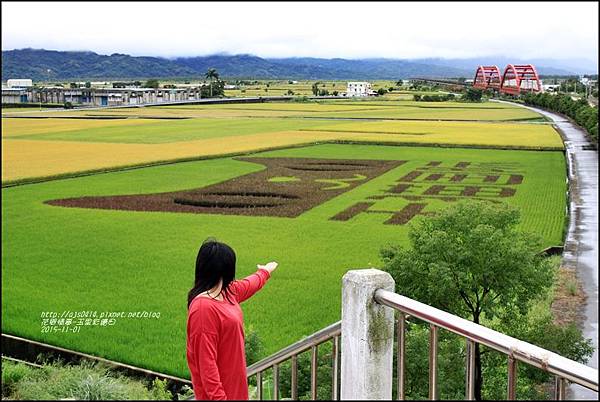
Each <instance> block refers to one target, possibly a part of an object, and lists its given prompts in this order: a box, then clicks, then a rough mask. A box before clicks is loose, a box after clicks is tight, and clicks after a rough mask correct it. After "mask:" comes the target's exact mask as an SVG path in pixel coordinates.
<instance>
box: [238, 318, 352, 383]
mask: <svg viewBox="0 0 600 402" xmlns="http://www.w3.org/2000/svg"><path fill="white" fill-rule="evenodd" d="M341 333H342V322H341V321H338V322H335V323H333V324H331V325H329V326H327V327H325V328H323V329H321V330H319V331H317V332H315V333H314V334H312V335H309V336H307V337H306V338H304V339H301V340H299V341H298V342H295V343H292V344H291V345H289V346H287V347H285V348H283V349H281V350H280V351H279V352H276V353H274V354H272V355H270V356H268V357H265V358H264V359H262V360H260V361H258V362H256V363H254V364H252V365H250V366H248V367H247V368H246V376H247V377H249V376H251V375H254V374H256V373H258V372H260V371H263V370H266V369H268V368H269V367H271V366H273V365H274V364H279V363H281V362H284V361H286V360H287V359H289V358H291V357H292V356H294V355H298V354H299V353H302V352H304V351H306V350H309V349H310V348H311V347H313V346H315V345H319V344H321V343H323V342H325V341H327V340H329V339H331V338H333V337H335V336H339V335H341Z"/></svg>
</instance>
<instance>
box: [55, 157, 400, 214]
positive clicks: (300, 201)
mask: <svg viewBox="0 0 600 402" xmlns="http://www.w3.org/2000/svg"><path fill="white" fill-rule="evenodd" d="M236 159H237V160H241V161H246V162H252V163H259V164H262V165H264V166H266V169H264V170H261V171H259V172H255V173H250V174H247V175H243V176H239V177H236V178H234V179H231V180H227V181H224V182H221V183H217V184H213V185H210V186H207V187H202V188H196V189H192V190H183V191H176V192H169V193H156V194H137V195H116V196H100V197H80V198H67V199H60V200H51V201H47V202H46V203H47V204H50V205H57V206H63V207H77V208H98V209H120V210H129V211H161V212H187V213H205V214H206V213H208V214H225V215H256V216H282V217H297V216H299V215H300V214H302V213H303V212H305V211H308V210H309V209H311V208H313V207H315V206H317V205H319V204H321V203H323V202H325V201H328V200H330V199H331V198H333V197H335V196H337V195H340V194H342V193H344V192H346V191H348V190H351V189H353V188H354V187H356V186H358V185H360V184H363V183H366V182H367V181H369V180H371V179H373V178H375V177H377V176H379V175H381V174H383V173H385V172H387V171H389V170H391V169H393V168H395V167H397V166H399V165H401V164H403V163H405V162H406V161H381V160H362V159H352V160H343V159H312V158H236Z"/></svg>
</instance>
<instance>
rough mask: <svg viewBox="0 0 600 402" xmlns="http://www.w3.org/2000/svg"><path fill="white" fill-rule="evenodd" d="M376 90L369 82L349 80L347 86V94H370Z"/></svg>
mask: <svg viewBox="0 0 600 402" xmlns="http://www.w3.org/2000/svg"><path fill="white" fill-rule="evenodd" d="M374 94H375V92H374V91H373V89H372V88H371V83H369V82H349V83H348V86H347V88H346V96H369V95H374Z"/></svg>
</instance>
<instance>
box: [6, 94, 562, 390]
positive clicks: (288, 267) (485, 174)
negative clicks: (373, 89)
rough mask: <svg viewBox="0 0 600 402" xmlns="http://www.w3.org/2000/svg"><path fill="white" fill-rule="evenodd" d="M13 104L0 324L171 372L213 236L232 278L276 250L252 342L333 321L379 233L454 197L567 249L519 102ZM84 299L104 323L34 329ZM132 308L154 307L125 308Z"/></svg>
mask: <svg viewBox="0 0 600 402" xmlns="http://www.w3.org/2000/svg"><path fill="white" fill-rule="evenodd" d="M386 113H387V114H390V115H392V117H389V116H388V117H385V116H384V115H385V114H386ZM90 114H95V115H102V116H103V117H106V116H108V115H111V116H112V117H115V116H116V117H119V118H118V119H105V118H97V117H98V116H96V118H91V119H90V117H94V116H90ZM40 115H43V116H45V117H47V118H36V117H39V116H40ZM371 115H379V116H383V117H377V118H373V117H371ZM6 116H7V115H5V116H4V118H3V119H2V145H3V176H2V180H3V183H4V184H5V186H3V189H2V197H3V203H2V216H3V220H2V235H3V241H2V276H3V279H4V286H2V314H3V320H2V330H3V332H6V333H10V334H14V335H17V336H23V337H26V338H30V339H35V340H38V341H43V342H46V343H50V344H54V345H58V346H62V347H66V348H71V349H75V350H78V351H82V352H86V353H90V354H93V355H97V356H102V357H105V358H109V359H114V360H118V361H121V362H125V363H129V364H133V365H136V366H141V367H145V368H149V369H152V370H156V371H160V372H163V373H168V374H172V375H176V376H180V377H187V378H189V373H188V369H187V365H186V360H185V322H186V293H187V291H188V290H189V288H190V287H191V285H192V281H193V271H194V263H195V257H196V252H197V250H198V247H199V245H200V243H201V242H202V241H203V240H204V239H205V238H207V237H209V236H212V237H216V238H217V239H219V240H221V241H224V242H226V243H228V244H230V245H231V246H232V247H233V248H234V249H235V250H236V252H237V256H238V265H237V267H238V268H237V269H238V272H237V276H238V277H242V276H244V275H247V274H250V273H252V272H254V270H255V269H256V264H257V263H264V262H267V261H271V260H275V261H278V262H279V264H280V268H279V269H278V270H277V271H276V272H275V274H274V275H273V278H272V280H271V281H270V282H269V283H268V284H267V285H266V287H265V288H264V289H263V290H262V291H261V292H260V293H258V294H257V295H256V296H255V297H254V298H253V299H252V300H251V301H249V302H247V303H245V304H244V305H243V310H244V314H245V317H246V318H245V319H246V324H247V326H248V327H249V328H252V329H253V330H255V331H256V332H257V334H258V335H259V337H260V338H261V339H262V340H263V342H264V346H265V350H264V353H263V354H264V355H265V356H266V355H268V354H270V353H273V352H275V351H277V350H279V349H281V348H283V347H285V346H287V345H288V344H290V343H292V342H294V341H297V340H299V339H301V338H302V337H303V336H305V335H309V334H311V333H313V332H314V331H317V330H319V329H321V328H323V327H324V326H326V325H328V324H331V323H333V322H335V321H337V320H339V318H340V293H341V278H342V276H343V274H344V273H345V272H346V271H347V270H349V269H355V268H366V267H379V266H380V264H381V261H380V257H379V250H380V249H381V248H382V247H383V246H385V245H387V244H390V243H394V244H403V245H406V244H407V233H408V229H409V227H410V226H411V225H413V224H415V223H418V222H419V220H420V219H423V218H424V217H426V216H429V215H431V214H433V213H435V212H436V211H438V210H440V209H442V208H445V207H447V206H448V205H450V204H452V203H454V202H458V201H460V200H464V199H478V200H486V201H488V202H492V203H500V202H505V203H509V204H511V205H514V206H517V207H519V208H520V210H521V213H522V223H521V226H522V229H524V230H527V231H531V232H535V233H537V234H539V235H540V236H541V237H542V238H543V242H544V246H551V245H559V244H561V243H562V235H563V229H564V223H565V211H566V197H565V192H566V190H567V188H566V181H565V173H566V170H565V169H566V167H565V159H564V155H563V152H562V149H563V146H562V142H561V140H560V136H559V135H558V133H557V132H556V131H555V130H554V129H553V128H552V126H551V125H549V124H547V123H546V122H544V121H543V120H542V119H541V118H540V116H538V115H536V114H534V113H531V112H529V111H527V110H524V109H519V108H515V107H512V106H506V105H499V104H494V103H482V104H477V105H471V104H460V103H456V102H449V103H442V104H440V103H437V104H434V103H424V102H412V101H403V100H398V99H394V100H389V101H386V100H377V101H369V102H354V101H341V102H318V103H317V102H314V103H265V104H248V105H211V106H209V105H205V106H192V105H187V106H178V107H152V108H141V109H112V110H110V109H107V110H101V111H100V110H96V111H67V112H57V111H52V112H42V113H39V115H35V114H32V115H31V116H30V118H10V117H9V118H6ZM394 116H395V117H394ZM68 117H80V118H68ZM165 117H169V118H170V119H165ZM418 117H420V118H418ZM440 119H445V120H441V121H438V120H440ZM345 141H351V143H343V142H345ZM409 145H410V146H409ZM275 148H279V149H275ZM510 148H513V149H510ZM208 156H211V157H212V158H211V159H203V160H188V161H180V162H177V163H170V164H163V165H156V166H146V167H139V168H136V169H132V170H117V171H111V172H108V173H102V174H90V175H86V176H79V177H72V178H63V179H56V180H48V181H44V182H39V183H30V184H23V185H18V186H6V184H10V182H11V181H12V182H13V183H14V181H15V180H23V179H28V178H34V177H43V176H51V175H60V174H71V173H74V172H82V171H89V170H96V169H110V168H114V167H119V166H127V165H136V164H140V163H144V164H152V163H156V162H157V161H174V160H178V159H184V158H196V159H198V158H203V157H208ZM299 306H300V307H301V308H299ZM82 311H83V312H90V313H89V314H92V313H93V312H96V314H97V318H101V317H104V318H107V317H109V316H111V314H112V317H113V321H111V322H110V323H108V322H106V323H105V325H101V324H99V325H93V324H90V325H87V324H85V322H83V324H82V325H81V326H80V327H79V330H78V331H77V332H69V331H66V332H65V331H60V330H59V331H54V330H52V329H50V330H47V329H44V328H46V327H47V325H48V323H47V322H44V321H43V320H44V319H47V317H45V316H44V314H45V313H47V312H50V313H56V314H57V315H58V316H59V319H60V317H61V316H64V315H65V314H66V316H68V315H69V313H67V312H82ZM138 312H141V313H143V312H146V313H148V315H149V316H148V317H143V314H141V315H142V316H140V317H137V316H132V317H128V316H127V314H129V313H134V315H135V314H136V313H138ZM115 313H118V314H120V313H126V314H125V317H122V316H118V315H115ZM157 313H158V314H157ZM86 314H87V313H86ZM115 317H116V318H115ZM62 318H64V317H62ZM76 318H77V319H80V318H79V317H76ZM83 319H86V317H83ZM92 322H93V321H92ZM44 324H46V325H44ZM55 324H56V323H55ZM51 327H52V325H51Z"/></svg>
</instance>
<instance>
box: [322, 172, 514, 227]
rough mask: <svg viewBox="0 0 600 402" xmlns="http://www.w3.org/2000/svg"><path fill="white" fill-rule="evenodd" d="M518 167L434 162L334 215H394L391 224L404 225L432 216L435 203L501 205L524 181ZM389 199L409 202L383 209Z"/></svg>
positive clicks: (343, 218) (346, 217)
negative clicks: (431, 206) (475, 201)
mask: <svg viewBox="0 0 600 402" xmlns="http://www.w3.org/2000/svg"><path fill="white" fill-rule="evenodd" d="M518 170H520V169H519V166H518V165H517V164H498V163H493V162H492V163H471V162H468V161H462V162H458V163H456V164H455V165H454V166H448V165H444V164H443V163H442V162H439V161H431V162H429V163H427V164H425V165H423V166H421V167H418V168H416V169H415V170H413V171H410V172H408V173H405V174H404V175H403V176H402V177H400V178H399V179H398V180H397V181H396V182H394V183H391V184H390V185H389V186H388V188H387V189H385V190H383V192H379V193H378V194H374V195H371V196H369V197H367V200H368V201H359V202H357V203H355V204H354V205H351V206H349V207H348V208H346V209H345V210H344V211H342V212H340V213H338V214H337V215H335V216H332V217H331V218H330V219H331V220H334V221H348V220H350V219H352V218H354V217H355V216H357V215H360V214H363V213H367V214H387V215H390V214H391V218H389V219H388V220H386V221H385V222H384V224H387V225H404V224H406V223H408V222H409V221H410V220H411V219H413V218H414V217H415V216H417V215H425V216H430V215H432V214H433V212H432V211H424V209H425V208H426V207H427V205H428V204H429V201H431V200H439V201H444V202H456V201H458V200H460V199H464V198H471V199H478V200H485V201H488V202H493V203H498V202H501V201H500V200H499V199H500V198H505V197H512V196H514V195H515V193H516V191H517V190H516V188H514V187H512V186H515V185H519V184H521V183H522V182H523V178H524V176H523V174H521V173H520V172H518ZM386 198H400V199H403V200H406V201H408V204H405V205H404V206H403V207H402V208H401V209H398V210H388V209H379V208H378V205H377V202H378V201H380V200H385V199H386Z"/></svg>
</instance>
